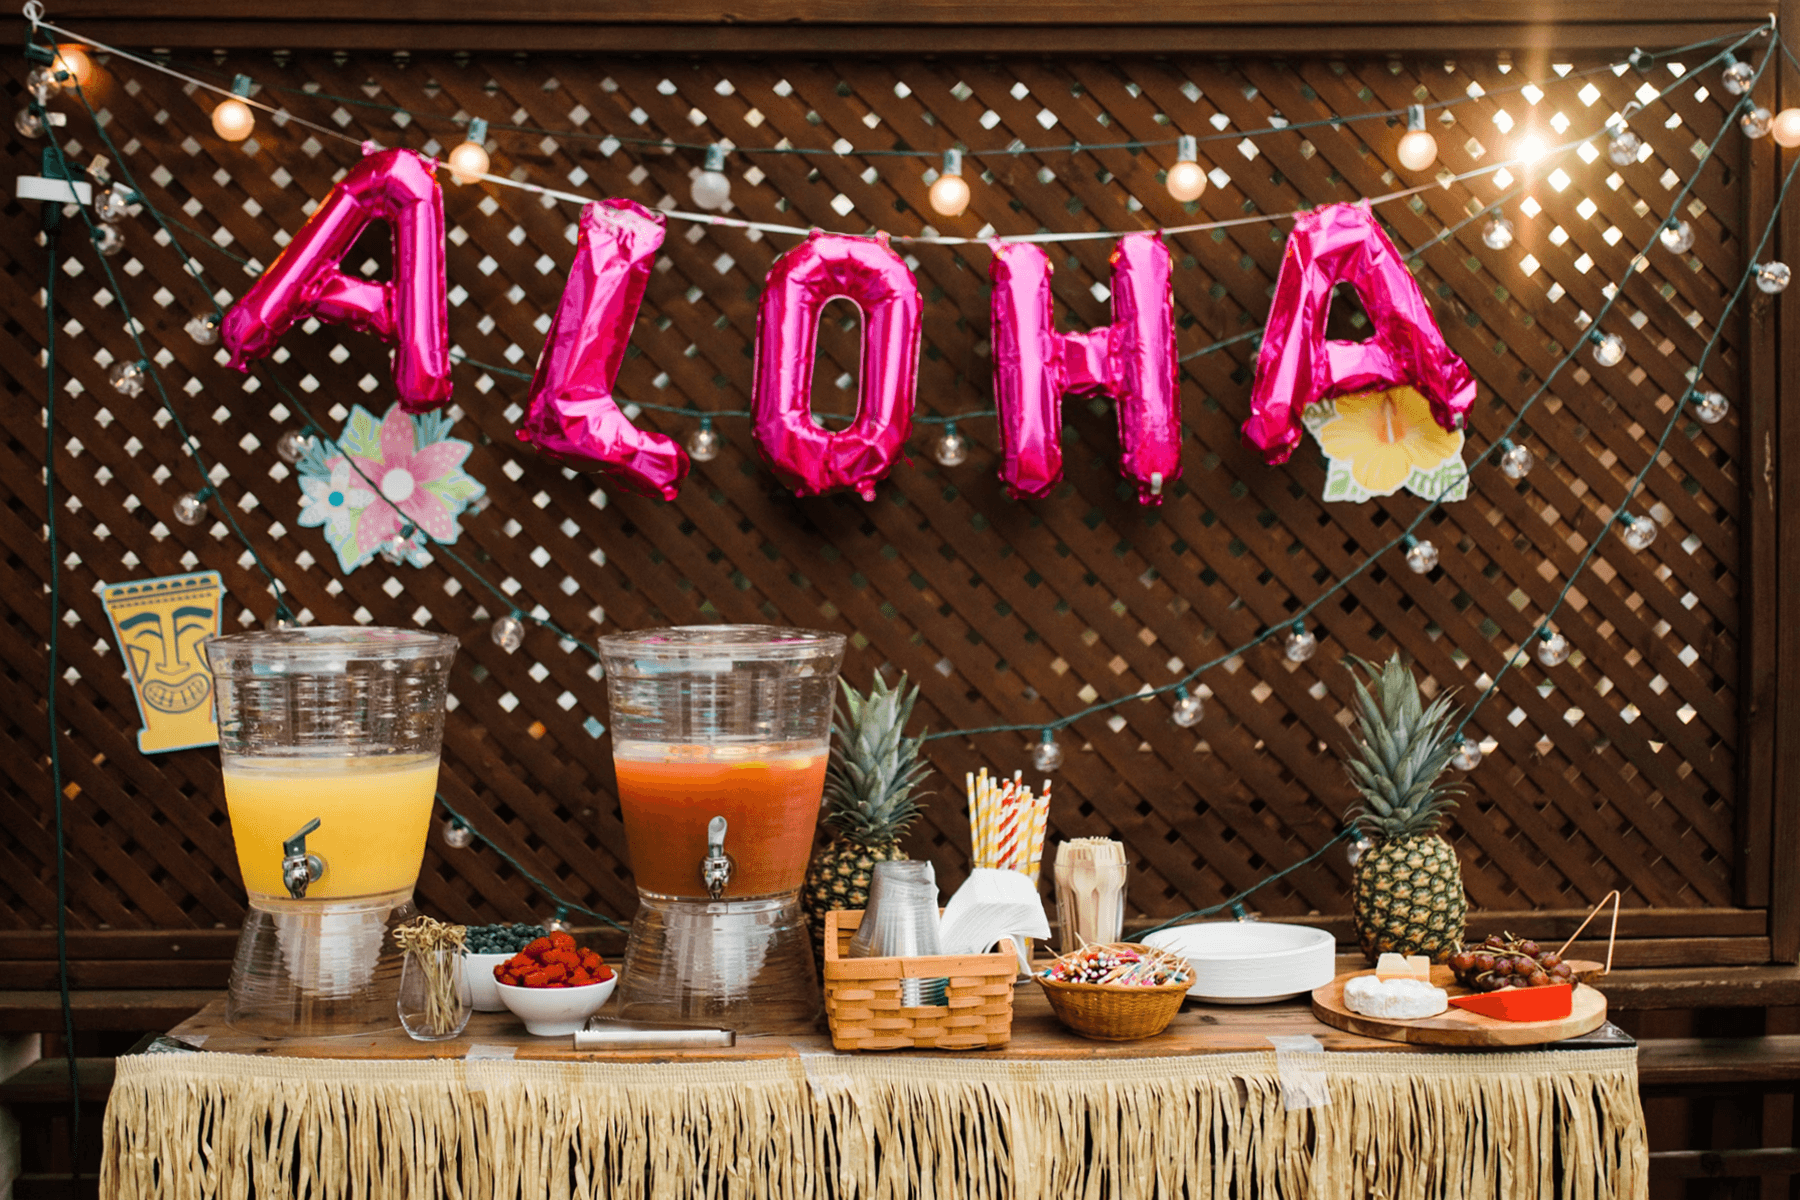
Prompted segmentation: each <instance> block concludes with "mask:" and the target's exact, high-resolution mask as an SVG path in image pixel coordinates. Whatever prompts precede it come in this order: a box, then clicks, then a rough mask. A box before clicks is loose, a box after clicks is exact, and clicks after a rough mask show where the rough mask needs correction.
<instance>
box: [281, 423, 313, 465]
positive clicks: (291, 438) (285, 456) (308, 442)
mask: <svg viewBox="0 0 1800 1200" xmlns="http://www.w3.org/2000/svg"><path fill="white" fill-rule="evenodd" d="M312 444H313V440H312V438H311V437H310V436H308V435H307V434H305V433H302V432H301V431H300V430H298V429H288V430H284V431H283V432H282V434H281V436H280V437H278V438H276V439H275V456H276V457H277V458H279V459H280V460H281V461H282V462H284V463H297V462H299V461H300V460H301V459H302V458H305V457H306V452H307V451H308V450H310V449H312Z"/></svg>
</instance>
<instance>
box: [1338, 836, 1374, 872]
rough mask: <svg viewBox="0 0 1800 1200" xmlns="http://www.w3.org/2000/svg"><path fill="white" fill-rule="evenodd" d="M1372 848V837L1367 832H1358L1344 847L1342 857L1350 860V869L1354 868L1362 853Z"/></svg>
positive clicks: (1360, 859)
mask: <svg viewBox="0 0 1800 1200" xmlns="http://www.w3.org/2000/svg"><path fill="white" fill-rule="evenodd" d="M1374 848H1375V842H1374V839H1372V838H1370V837H1369V836H1368V835H1367V834H1363V833H1359V834H1357V835H1356V836H1355V837H1354V838H1352V839H1351V840H1350V844H1349V845H1348V846H1345V847H1344V857H1345V858H1347V859H1349V860H1350V869H1351V870H1355V869H1356V864H1357V863H1359V862H1361V861H1362V857H1363V855H1365V854H1367V853H1368V852H1369V851H1371V850H1373V849H1374Z"/></svg>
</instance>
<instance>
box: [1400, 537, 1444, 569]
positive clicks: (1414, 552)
mask: <svg viewBox="0 0 1800 1200" xmlns="http://www.w3.org/2000/svg"><path fill="white" fill-rule="evenodd" d="M1403 544H1404V545H1405V546H1406V567H1407V569H1408V570H1410V571H1411V572H1412V573H1413V574H1414V575H1429V574H1431V572H1432V569H1433V568H1434V567H1436V566H1437V565H1438V549H1437V547H1436V546H1434V545H1432V544H1431V543H1430V542H1428V541H1424V540H1422V539H1420V538H1416V537H1414V536H1413V535H1412V534H1410V533H1409V534H1407V535H1406V537H1405V538H1404V539H1403Z"/></svg>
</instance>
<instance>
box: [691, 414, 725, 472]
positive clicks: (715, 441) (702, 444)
mask: <svg viewBox="0 0 1800 1200" xmlns="http://www.w3.org/2000/svg"><path fill="white" fill-rule="evenodd" d="M724 448H725V439H724V438H722V437H720V436H719V431H718V430H716V429H714V428H713V424H712V418H711V417H701V418H700V428H698V429H696V430H694V432H693V433H691V434H689V435H688V440H687V452H688V457H689V458H691V459H693V460H694V461H695V462H711V461H712V460H713V459H715V458H717V457H719V451H720V450H723V449H724Z"/></svg>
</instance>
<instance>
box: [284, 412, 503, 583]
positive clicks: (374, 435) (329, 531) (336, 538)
mask: <svg viewBox="0 0 1800 1200" xmlns="http://www.w3.org/2000/svg"><path fill="white" fill-rule="evenodd" d="M449 432H450V418H449V417H448V416H447V415H446V414H443V413H427V414H424V415H422V416H408V415H407V414H406V413H405V412H404V411H403V410H402V409H401V407H400V406H399V405H398V404H395V405H394V406H393V407H392V408H390V409H388V411H387V416H385V417H383V418H382V419H381V420H380V421H377V420H376V419H375V415H374V414H373V413H371V412H369V411H368V410H367V409H365V408H363V407H362V406H361V405H360V404H359V405H357V406H356V408H355V409H353V410H352V411H351V413H350V419H349V421H348V422H347V423H346V424H345V425H344V433H343V436H342V437H341V438H340V439H338V441H336V442H332V441H329V440H325V439H320V440H319V441H317V442H315V443H314V444H313V446H312V447H311V448H310V449H308V450H307V452H306V454H305V455H303V456H302V457H301V459H300V461H299V463H298V464H297V465H298V467H299V472H300V490H301V492H302V499H301V502H300V524H301V525H304V526H307V527H322V528H323V529H324V530H325V540H326V541H327V542H329V543H330V544H331V548H332V549H333V550H335V551H336V552H337V556H338V565H339V566H340V567H342V568H343V570H344V571H345V572H350V571H354V570H356V568H358V567H360V566H362V565H363V564H364V563H366V562H368V561H369V560H370V559H371V558H373V557H374V556H375V555H376V554H378V553H380V551H381V549H382V546H383V545H384V544H386V543H388V542H389V541H390V539H396V538H398V539H400V540H399V541H398V542H396V543H395V546H396V547H399V548H400V550H401V553H402V555H403V556H404V558H405V560H406V561H407V562H410V563H411V564H412V565H413V566H415V567H422V566H424V565H425V564H426V563H428V562H430V561H431V554H430V552H429V551H428V550H427V549H426V548H425V547H426V546H427V545H428V544H429V543H430V542H434V541H435V542H454V541H455V540H456V539H457V537H458V536H460V535H461V532H462V530H461V528H460V526H459V525H458V524H457V520H456V519H457V517H458V516H460V515H461V514H462V511H463V510H464V509H465V508H467V507H468V506H469V505H470V504H472V503H474V502H475V501H476V500H478V499H480V498H481V496H482V494H483V493H484V492H485V491H486V490H487V489H486V488H484V487H482V485H481V484H480V483H478V482H476V481H475V480H474V479H473V478H472V477H470V476H469V475H468V474H467V473H466V472H465V471H464V470H463V469H462V463H463V460H464V459H465V458H467V457H468V456H469V450H470V445H469V443H468V442H465V441H462V440H461V439H460V438H453V437H450V436H448V435H449Z"/></svg>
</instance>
